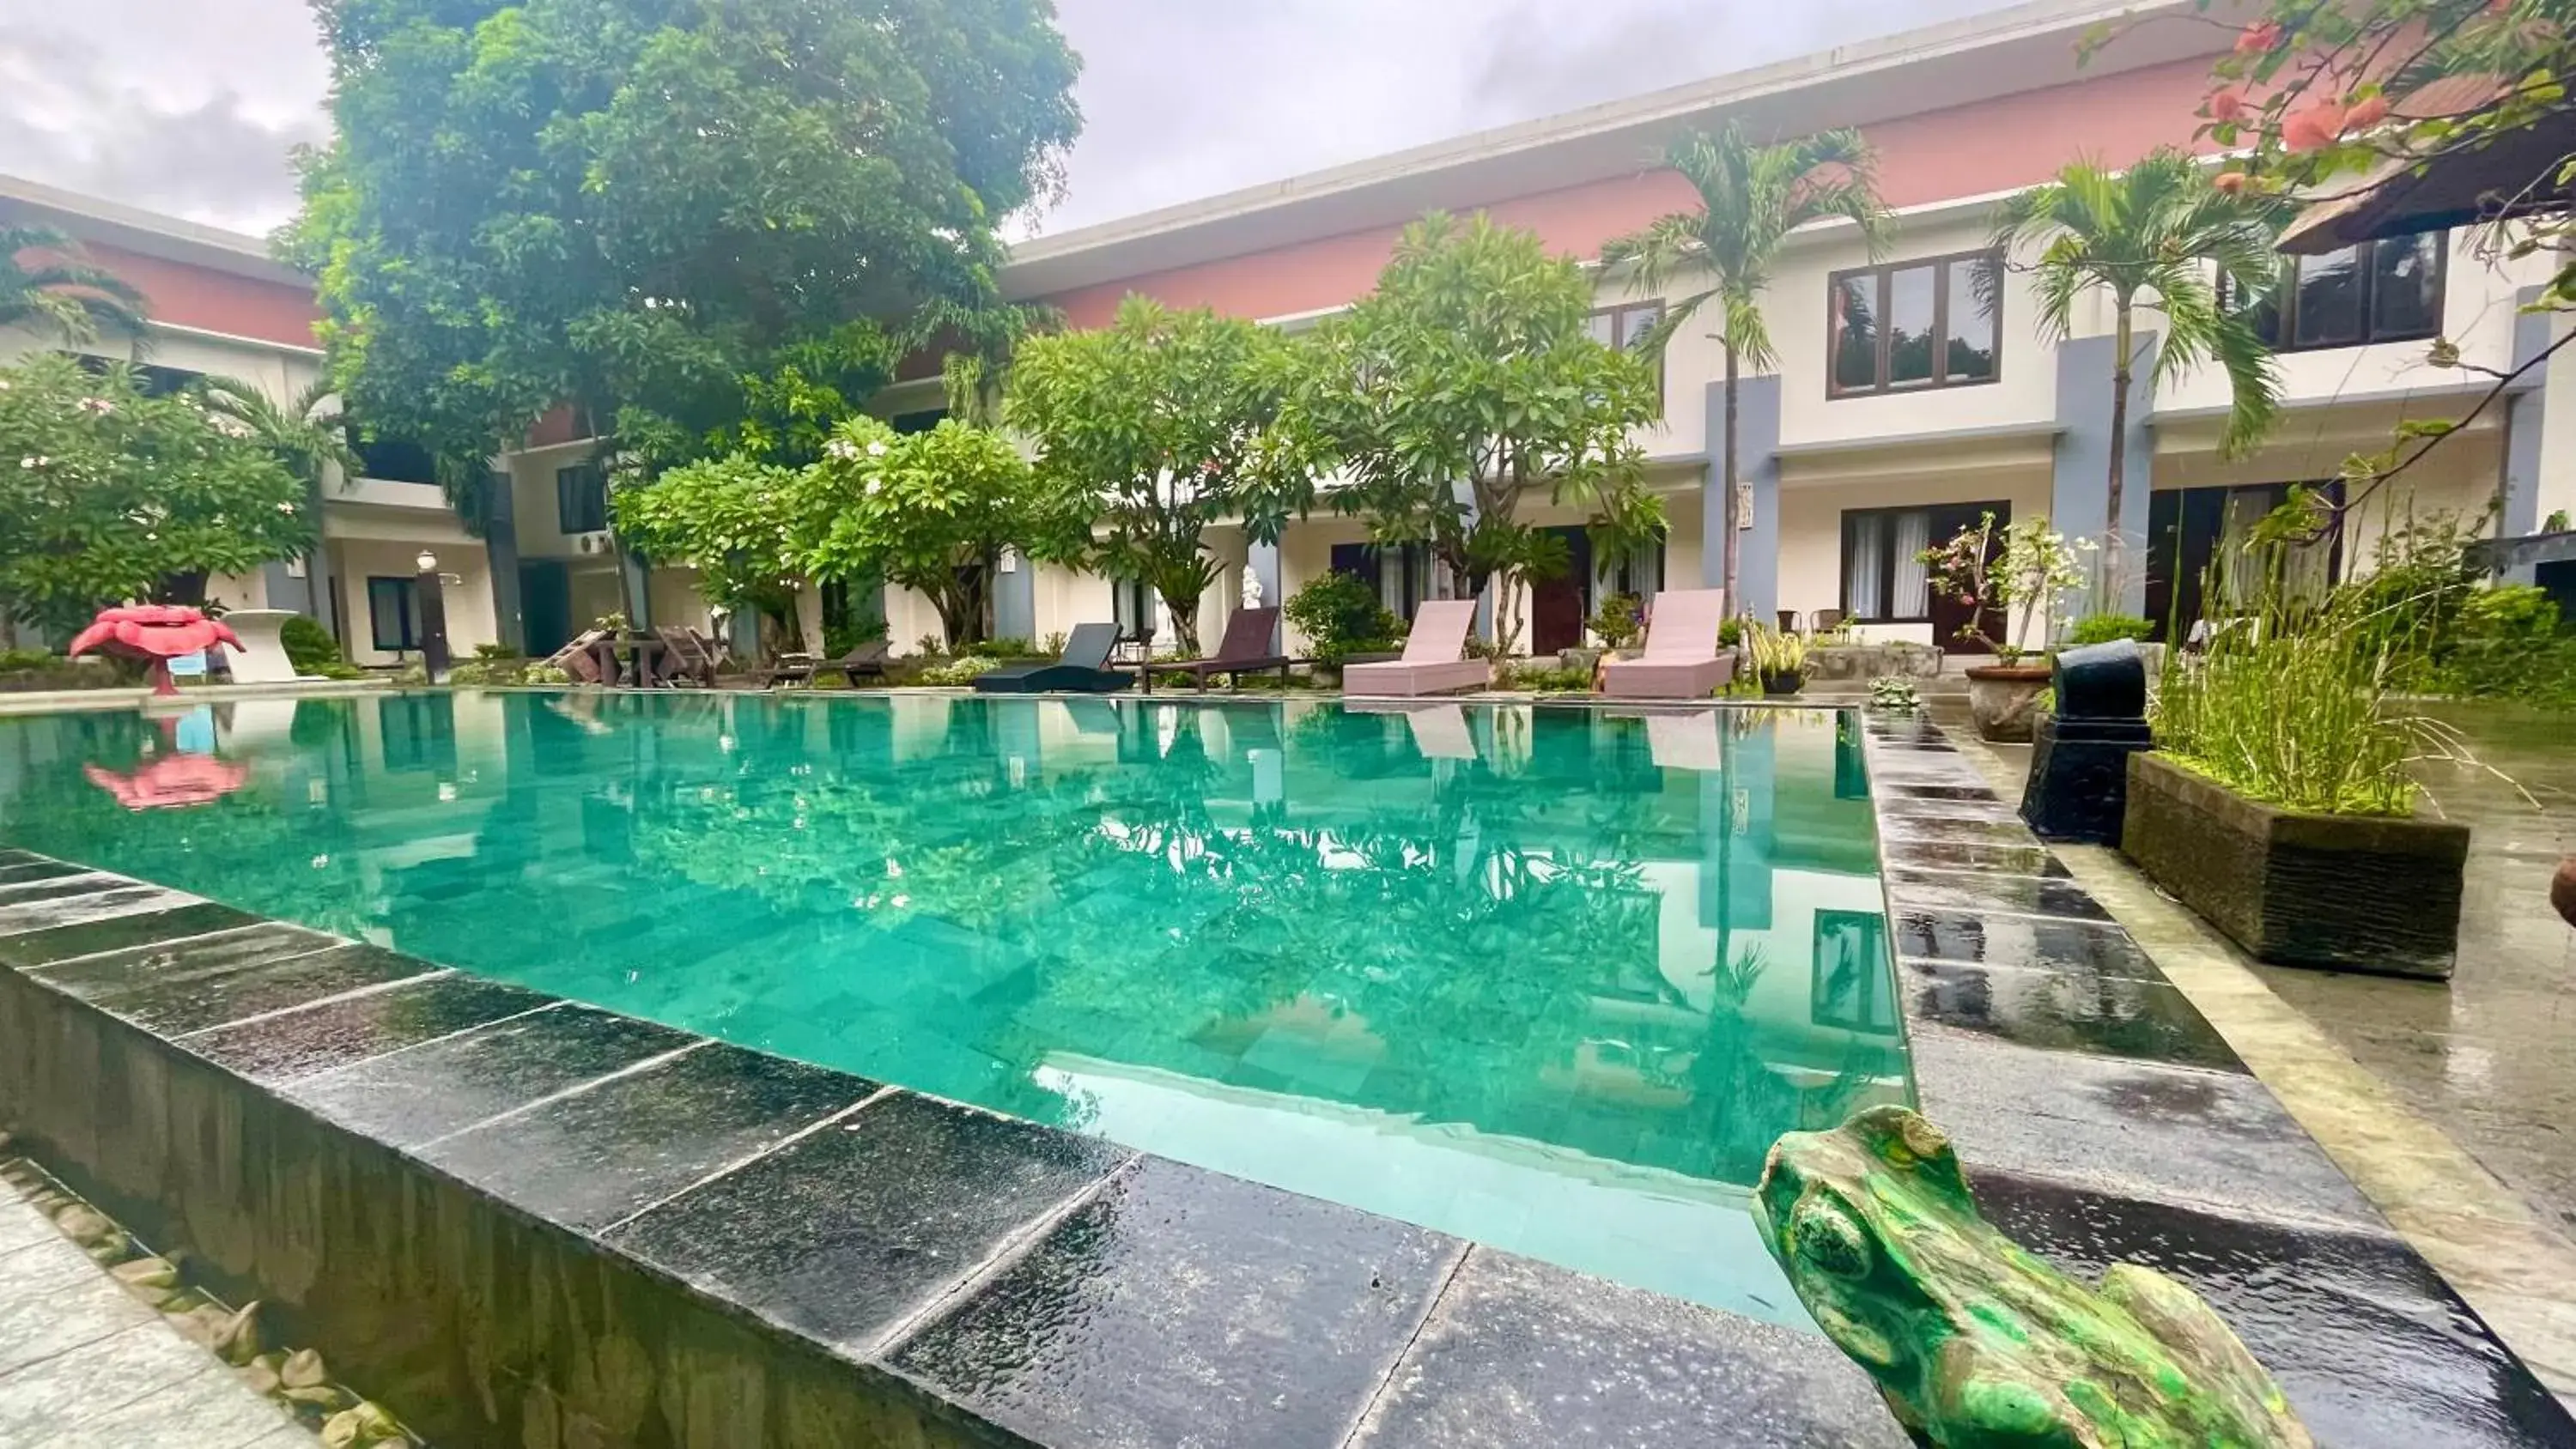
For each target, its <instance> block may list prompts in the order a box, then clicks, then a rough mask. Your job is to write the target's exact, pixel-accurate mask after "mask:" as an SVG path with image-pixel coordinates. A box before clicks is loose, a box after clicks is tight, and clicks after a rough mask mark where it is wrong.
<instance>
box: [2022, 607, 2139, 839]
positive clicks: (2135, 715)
mask: <svg viewBox="0 0 2576 1449" xmlns="http://www.w3.org/2000/svg"><path fill="white" fill-rule="evenodd" d="M2056 689H2057V708H2056V710H2055V711H2053V712H2051V713H2049V714H2046V715H2043V716H2041V718H2040V721H2039V728H2038V731H2037V733H2036V734H2035V735H2034V736H2033V737H2032V741H2031V751H2030V782H2029V783H2028V784H2027V785H2025V786H2024V787H2023V789H2022V794H2021V818H2022V819H2023V820H2024V821H2026V822H2027V823H2028V824H2029V825H2030V828H2031V829H2033V830H2035V831H2037V832H2038V833H2039V836H2040V838H2041V839H2043V840H2059V841H2078V842H2082V843H2084V844H2087V845H2114V844H2117V843H2118V842H2119V839H2120V817H2121V815H2122V813H2123V812H2124V811H2125V810H2126V809H2127V807H2128V800H2129V756H2131V755H2133V754H2136V753H2137V752H2138V751H2140V750H2143V749H2146V748H2148V747H2149V746H2150V745H2152V744H2154V742H2155V741H2154V738H2153V736H2152V735H2150V734H2149V732H2148V730H2147V661H2146V656H2145V655H2143V654H2141V653H2140V652H2139V650H2138V646H2137V644H2136V643H2135V642H2134V641H2132V640H2128V639H2118V640H2114V641H2112V642H2111V643H2108V644H2091V645H2087V646H2085V647H2084V648H2081V649H2069V650H2067V651H2065V652H2064V653H2062V654H2059V655H2058V656H2057V674H2056Z"/></svg>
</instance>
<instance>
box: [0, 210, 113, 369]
mask: <svg viewBox="0 0 2576 1449" xmlns="http://www.w3.org/2000/svg"><path fill="white" fill-rule="evenodd" d="M143 308H144V304H143V294H142V293H141V292H138V291H136V290H135V289H134V286H133V284H132V283H130V282H128V281H126V280H125V279H124V278H123V277H120V276H118V275H117V274H116V273H114V272H111V271H109V270H107V269H106V268H105V267H101V266H98V265H95V264H93V263H92V262H91V261H90V260H89V255H88V253H86V252H84V251H83V250H82V249H81V244H80V243H79V242H77V241H75V240H73V239H72V238H71V237H70V236H68V235H66V234H64V233H62V232H60V231H57V230H55V229H54V228H52V227H49V226H0V327H20V328H26V329H28V330H30V331H35V332H40V333H50V334H52V335H53V336H55V337H58V338H60V339H61V340H62V341H63V342H64V343H65V344H66V345H69V346H73V347H81V346H86V345H87V344H89V343H92V342H96V341H97V340H98V337H99V333H100V331H101V330H106V331H112V332H123V333H126V334H128V335H129V336H132V337H137V338H140V337H141V336H142V335H143V327H144V315H143Z"/></svg>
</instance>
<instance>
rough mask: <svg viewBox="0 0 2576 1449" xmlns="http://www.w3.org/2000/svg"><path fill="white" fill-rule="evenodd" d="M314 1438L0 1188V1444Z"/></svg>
mask: <svg viewBox="0 0 2576 1449" xmlns="http://www.w3.org/2000/svg"><path fill="white" fill-rule="evenodd" d="M315 1442H316V1441H315V1439H314V1436H313V1435H312V1433H311V1432H310V1431H308V1430H306V1429H304V1428H303V1427H302V1426H300V1425H298V1424H297V1423H296V1422H295V1421H294V1420H292V1419H290V1418H288V1417H287V1416H286V1414H285V1413H284V1412H282V1411H281V1410H279V1409H278V1408H277V1407H276V1406H275V1405H273V1404H271V1403H269V1401H268V1400H266V1399H264V1398H262V1397H260V1396H259V1394H258V1393H256V1392H255V1391H253V1390H252V1389H251V1387H250V1386H249V1385H248V1384H245V1383H243V1382H242V1381H241V1379H240V1378H239V1377H238V1376H237V1375H235V1374H234V1372H233V1371H232V1370H231V1369H230V1368H228V1367H226V1366H225V1365H224V1363H223V1361H222V1360H220V1359H218V1358H216V1357H215V1356H214V1355H213V1354H212V1353H210V1352H208V1351H207V1350H205V1349H203V1348H200V1347H199V1346H197V1345H196V1344H194V1343H191V1342H189V1341H188V1340H187V1339H185V1338H182V1337H181V1336H180V1335H179V1331H178V1330H177V1329H175V1328H172V1327H171V1326H170V1325H169V1324H167V1323H165V1322H163V1321H162V1318H161V1315H160V1314H158V1313H156V1312H154V1311H153V1310H151V1309H150V1308H147V1307H145V1306H144V1305H143V1304H142V1303H141V1302H140V1301H139V1300H137V1299H136V1298H135V1297H134V1296H133V1295H131V1294H129V1293H127V1292H126V1291H125V1290H124V1289H123V1288H121V1287H119V1286H117V1283H116V1280H114V1279H113V1278H110V1277H109V1276H108V1275H107V1272H106V1270H105V1269H103V1268H101V1267H99V1266H98V1265H97V1264H96V1263H93V1262H91V1261H90V1260H89V1256H88V1255H87V1254H85V1253H83V1252H82V1251H81V1250H80V1249H79V1248H78V1247H77V1246H75V1245H74V1244H73V1243H72V1241H71V1240H70V1239H69V1238H66V1237H64V1236H63V1235H62V1234H61V1233H59V1232H56V1231H55V1230H54V1225H53V1224H52V1223H51V1222H49V1221H47V1220H46V1218H45V1215H44V1214H43V1213H41V1212H38V1211H37V1210H36V1209H35V1208H33V1207H31V1206H29V1205H28V1204H27V1203H25V1202H24V1201H21V1200H20V1198H19V1196H18V1193H17V1190H16V1189H15V1188H12V1187H10V1186H8V1185H7V1184H6V1183H0V1444H5V1445H9V1446H11V1449H132V1446H135V1445H141V1444H156V1445H157V1444H167V1445H173V1446H179V1445H185V1446H187V1449H312V1446H313V1445H314V1443H315Z"/></svg>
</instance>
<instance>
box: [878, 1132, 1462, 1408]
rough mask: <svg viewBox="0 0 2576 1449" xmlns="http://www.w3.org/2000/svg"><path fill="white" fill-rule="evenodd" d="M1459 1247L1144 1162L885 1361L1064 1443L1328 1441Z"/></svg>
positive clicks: (1322, 1205) (1414, 1321) (1365, 1393)
mask: <svg viewBox="0 0 2576 1449" xmlns="http://www.w3.org/2000/svg"><path fill="white" fill-rule="evenodd" d="M860 1115H861V1116H865V1115H866V1114H865V1113H861V1114H860ZM1465 1248H1466V1245H1465V1244H1464V1243H1461V1242H1459V1241H1458V1240H1456V1239H1454V1238H1450V1237H1448V1236H1446V1235H1444V1234H1440V1233H1435V1232H1432V1231H1429V1230H1428V1229H1424V1228H1416V1227H1410V1226H1407V1225H1405V1224H1403V1223H1398V1222H1395V1221H1393V1220H1391V1219H1387V1218H1381V1217H1375V1216H1372V1215H1370V1214H1367V1213H1362V1212H1358V1211H1355V1210H1353V1209H1350V1208H1346V1207H1340V1206H1337V1205H1335V1204H1332V1203H1327V1202H1320V1201H1317V1200H1316V1199H1313V1198H1305V1197H1298V1196H1295V1195H1293V1194H1290V1193H1285V1192H1281V1191H1279V1190H1277V1189H1275V1188H1268V1187H1262V1186H1259V1185H1257V1184H1254V1183H1249V1182H1244V1181H1241V1180H1240V1179H1236V1178H1230V1177H1225V1176H1221V1175H1219V1174H1216V1173H1212V1172H1203V1171H1201V1170H1199V1169H1197V1168H1192V1167H1184V1166H1181V1165H1180V1164H1178V1163H1173V1162H1164V1161H1158V1160H1155V1159H1150V1158H1149V1159H1147V1160H1146V1161H1144V1162H1141V1163H1139V1164H1137V1166H1136V1168H1135V1169H1134V1170H1133V1171H1131V1172H1128V1173H1125V1174H1122V1175H1120V1176H1119V1177H1118V1178H1116V1179H1115V1180H1113V1181H1112V1182H1111V1183H1110V1184H1109V1186H1108V1187H1107V1188H1105V1189H1104V1190H1103V1191H1102V1192H1101V1194H1100V1196H1098V1197H1097V1198H1094V1199H1093V1200H1092V1201H1090V1202H1088V1203H1085V1204H1084V1205H1083V1206H1082V1207H1081V1208H1080V1209H1078V1210H1076V1211H1075V1212H1074V1213H1073V1214H1072V1215H1071V1216H1070V1217H1068V1218H1066V1219H1065V1220H1064V1221H1063V1222H1062V1223H1059V1224H1058V1225H1057V1226H1056V1227H1055V1229H1054V1230H1053V1231H1051V1232H1049V1233H1048V1234H1047V1236H1046V1238H1045V1239H1044V1240H1043V1241H1041V1242H1039V1243H1038V1244H1037V1245H1036V1246H1035V1247H1034V1248H1033V1249H1031V1250H1030V1252H1029V1253H1028V1255H1027V1256H1026V1257H1023V1258H1021V1259H1020V1260H1019V1261H1018V1262H1017V1263H1014V1264H1013V1265H1011V1267H1010V1268H1009V1269H1007V1270H1006V1271H1004V1272H1003V1273H1002V1274H1001V1275H1000V1276H999V1277H998V1278H996V1279H994V1280H993V1281H992V1282H990V1283H987V1284H985V1285H984V1286H983V1287H981V1288H979V1289H978V1290H976V1291H975V1293H974V1294H973V1295H972V1296H970V1297H968V1298H966V1299H965V1300H964V1301H963V1303H962V1304H961V1305H960V1306H958V1307H955V1308H953V1309H951V1310H949V1311H948V1312H947V1313H946V1314H945V1315H944V1316H942V1317H941V1318H939V1319H938V1320H937V1321H936V1322H934V1323H932V1324H931V1325H930V1326H929V1327H927V1328H925V1329H923V1330H921V1331H920V1332H919V1333H917V1334H915V1335H914V1336H913V1337H912V1338H911V1339H910V1340H909V1341H908V1342H906V1343H904V1344H902V1345H901V1346H900V1347H899V1348H898V1349H896V1351H895V1352H894V1353H893V1354H892V1355H891V1356H890V1358H889V1362H891V1363H892V1364H893V1366H894V1367H895V1368H897V1369H899V1370H901V1371H903V1372H904V1373H907V1374H910V1375H911V1376H913V1377H915V1378H917V1379H921V1380H924V1381H926V1382H928V1383H930V1384H932V1385H933V1386H935V1387H937V1388H938V1389H940V1390H941V1391H943V1392H945V1393H948V1394H952V1395H955V1396H956V1397H957V1398H959V1399H960V1400H962V1401H963V1402H964V1403H965V1404H967V1405H968V1406H969V1407H971V1408H973V1409H974V1410H975V1411H976V1412H977V1413H979V1414H981V1415H983V1416H984V1417H985V1418H987V1419H990V1420H992V1421H993V1422H994V1423H997V1424H1000V1425H1001V1426H1002V1427H1004V1428H1006V1429H1010V1430H1012V1431H1014V1432H1016V1433H1020V1434H1025V1435H1027V1436H1028V1437H1029V1438H1031V1439H1033V1440H1036V1441H1037V1442H1039V1443H1042V1444H1048V1445H1055V1446H1061V1449H1075V1446H1111V1445H1148V1444H1184V1443H1186V1444H1193V1445H1203V1446H1206V1449H1229V1446H1248V1445H1271V1444H1277V1445H1307V1444H1323V1445H1330V1444H1336V1443H1338V1442H1340V1440H1341V1438H1342V1436H1343V1435H1344V1434H1345V1433H1347V1432H1348V1431H1349V1428H1350V1425H1351V1423H1352V1421H1353V1420H1355V1419H1357V1418H1358V1417H1359V1413H1360V1410H1361V1409H1362V1407H1364V1406H1365V1405H1366V1404H1367V1403H1368V1401H1369V1398H1370V1396H1371V1395H1372V1394H1374V1393H1375V1392H1376V1390H1377V1387H1378V1385H1379V1384H1381V1383H1383V1382H1384V1381H1385V1379H1386V1374H1387V1370H1388V1369H1389V1368H1390V1367H1391V1366H1392V1365H1393V1364H1394V1361H1395V1358H1396V1355H1397V1354H1398V1353H1400V1352H1402V1351H1403V1349H1404V1347H1405V1345H1406V1343H1407V1342H1409V1341H1410V1340H1411V1339H1412V1337H1413V1333H1414V1330H1415V1329H1416V1328H1417V1327H1418V1326H1419V1325H1420V1324H1421V1322H1422V1320H1423V1316H1424V1315H1425V1314H1426V1313H1428V1312H1429V1311H1430V1308H1431V1303H1432V1299H1433V1298H1434V1297H1435V1296H1436V1295H1437V1294H1438V1293H1439V1291H1440V1286H1441V1284H1442V1283H1443V1282H1445V1281H1446V1280H1447V1278H1448V1275H1449V1269H1450V1265H1451V1264H1452V1263H1453V1262H1454V1261H1455V1260H1456V1258H1457V1255H1458V1254H1459V1253H1461V1252H1463V1251H1465Z"/></svg>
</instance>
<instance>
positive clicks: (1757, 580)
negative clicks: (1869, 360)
mask: <svg viewBox="0 0 2576 1449" xmlns="http://www.w3.org/2000/svg"><path fill="white" fill-rule="evenodd" d="M1735 425H1736V436H1735V438H1734V439H1732V440H1731V443H1732V446H1733V447H1734V449H1735V469H1736V481H1737V482H1738V483H1739V484H1741V485H1742V487H1743V488H1744V489H1745V490H1747V491H1749V492H1750V493H1751V495H1752V497H1751V504H1750V506H1751V509H1752V526H1751V527H1750V528H1739V529H1738V530H1737V533H1736V543H1737V553H1736V562H1735V582H1736V592H1737V593H1738V594H1740V595H1741V596H1742V597H1740V598H1735V599H1729V600H1727V608H1728V610H1729V612H1732V613H1736V614H1748V615H1751V616H1752V617H1754V618H1756V619H1769V618H1771V617H1772V616H1773V614H1774V612H1775V611H1776V610H1777V609H1778V608H1779V607H1780V378H1779V375H1778V374H1777V373H1766V374H1763V375H1762V376H1759V377H1747V378H1741V379H1739V380H1738V381H1737V382H1736V388H1735ZM1707 436H1708V437H1710V438H1712V439H1714V440H1716V441H1715V444H1714V446H1713V448H1712V449H1711V451H1710V453H1709V459H1708V476H1707V478H1706V479H1705V480H1703V482H1702V484H1701V488H1700V497H1701V500H1702V506H1703V507H1704V509H1705V510H1706V512H1705V521H1704V525H1703V528H1702V534H1703V537H1702V541H1701V543H1700V565H1699V566H1700V580H1701V583H1702V584H1703V585H1704V586H1705V587H1708V588H1712V589H1714V588H1719V587H1722V586H1723V585H1724V584H1725V582H1726V530H1727V528H1728V526H1729V522H1728V518H1727V498H1726V453H1725V449H1726V448H1727V447H1728V446H1729V445H1730V440H1729V439H1728V438H1727V436H1726V383H1725V382H1724V380H1722V379H1721V380H1720V381H1717V382H1712V383H1710V384H1709V385H1708V432H1707Z"/></svg>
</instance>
